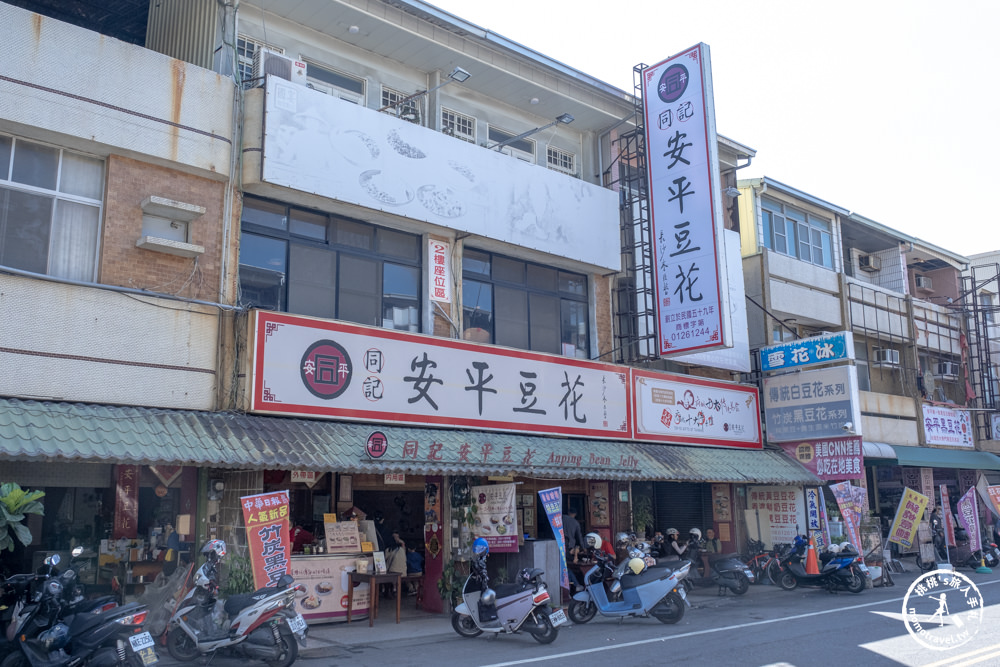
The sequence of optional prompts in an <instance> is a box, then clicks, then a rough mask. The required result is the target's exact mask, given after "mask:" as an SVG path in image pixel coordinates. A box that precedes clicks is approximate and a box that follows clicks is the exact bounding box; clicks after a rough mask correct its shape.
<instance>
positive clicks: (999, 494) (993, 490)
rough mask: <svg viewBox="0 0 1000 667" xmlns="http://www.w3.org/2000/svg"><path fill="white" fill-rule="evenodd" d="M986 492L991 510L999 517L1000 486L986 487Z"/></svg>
mask: <svg viewBox="0 0 1000 667" xmlns="http://www.w3.org/2000/svg"><path fill="white" fill-rule="evenodd" d="M986 492H987V493H988V494H989V496H988V497H989V499H990V504H991V505H992V506H993V507H992V508H991V509H992V510H993V513H994V514H996V515H997V516H1000V486H988V487H986Z"/></svg>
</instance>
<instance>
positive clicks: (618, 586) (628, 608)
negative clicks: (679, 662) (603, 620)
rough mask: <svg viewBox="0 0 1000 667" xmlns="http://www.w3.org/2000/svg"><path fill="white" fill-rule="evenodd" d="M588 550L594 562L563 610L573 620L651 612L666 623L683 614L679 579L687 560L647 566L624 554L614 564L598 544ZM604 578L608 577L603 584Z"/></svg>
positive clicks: (684, 573) (686, 604)
mask: <svg viewBox="0 0 1000 667" xmlns="http://www.w3.org/2000/svg"><path fill="white" fill-rule="evenodd" d="M592 552H593V553H592V556H593V558H594V559H595V560H596V563H595V565H594V566H593V567H591V568H590V570H588V571H587V573H586V575H585V576H584V582H585V584H584V589H583V590H582V591H580V592H578V593H576V594H574V595H573V600H572V601H571V602H570V604H569V609H568V610H567V611H568V613H569V617H570V620H572V621H573V622H574V623H586V622H588V621H590V620H592V619H593V618H594V617H595V616H596V615H597V614H600V615H601V616H611V617H618V618H620V619H621V618H626V617H642V618H646V617H649V616H652V617H653V618H655V619H656V620H658V621H660V622H661V623H667V624H673V623H677V622H678V621H680V620H681V619H682V618H684V611H685V607H689V606H691V603H690V602H688V601H687V591H685V590H684V586H683V585H682V584H681V581H682V580H683V579H684V577H686V576H687V573H688V570H689V569H690V567H691V564H690V563H688V562H687V561H678V562H677V567H676V568H674V567H672V566H662V565H658V566H656V567H649V566H648V564H647V563H646V561H645V560H644V559H642V558H626V559H625V560H624V561H622V563H621V564H620V565H619V566H618V567H615V565H614V561H613V560H612V558H611V556H608V555H605V554H604V553H603V552H601V550H600V548H599V547H598V548H596V549H594V548H592ZM606 578H609V584H608V585H607V586H606V585H605V579H606ZM609 592H610V594H611V595H610V596H609ZM612 597H613V599H612Z"/></svg>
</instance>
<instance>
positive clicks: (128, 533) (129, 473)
mask: <svg viewBox="0 0 1000 667" xmlns="http://www.w3.org/2000/svg"><path fill="white" fill-rule="evenodd" d="M138 523H139V466H118V471H117V480H116V483H115V529H114V531H113V532H112V534H111V537H112V538H114V539H116V540H117V539H118V538H121V537H125V538H128V539H135V537H136V535H137V533H136V530H137V528H138Z"/></svg>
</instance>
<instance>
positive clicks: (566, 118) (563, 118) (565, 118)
mask: <svg viewBox="0 0 1000 667" xmlns="http://www.w3.org/2000/svg"><path fill="white" fill-rule="evenodd" d="M574 120H576V119H575V118H573V116H571V115H570V114H568V113H561V114H559V115H558V116H556V119H555V120H554V121H552V122H551V123H547V124H545V125H542V126H541V127H536V128H535V129H533V130H528V131H527V132H522V133H521V134H519V135H517V136H516V137H511V138H510V139H504V140H503V141H501V142H500V143H497V144H493V145H492V146H489V147H488V148H489V149H490V150H492V149H494V148H495V149H497V150H500V149H501V148H503V147H504V146H507V145H509V144H512V143H514V142H515V141H520V140H521V139H524V138H525V137H530V136H531V135H533V134H534V133H535V132H541V131H542V130H547V129H549V128H550V127H552V126H553V125H558V124H559V123H562V124H563V125H569V124H570V123H572V122H573V121H574Z"/></svg>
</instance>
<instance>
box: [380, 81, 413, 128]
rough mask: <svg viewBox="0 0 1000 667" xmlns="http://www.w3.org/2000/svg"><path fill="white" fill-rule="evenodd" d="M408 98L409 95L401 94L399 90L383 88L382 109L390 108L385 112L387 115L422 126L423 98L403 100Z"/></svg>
mask: <svg viewBox="0 0 1000 667" xmlns="http://www.w3.org/2000/svg"><path fill="white" fill-rule="evenodd" d="M407 97H409V95H407V94H406V93H401V92H399V91H398V90H393V89H392V88H386V87H385V86H382V107H380V108H384V107H388V108H387V109H386V110H385V111H386V113H391V114H393V115H395V116H397V117H398V118H402V119H403V120H405V121H408V122H410V123H416V124H417V125H420V123H421V114H420V103H421V102H422V101H423V100H422V97H421V99H414V100H408V101H406V102H404V101H403V100H405V99H406V98H407Z"/></svg>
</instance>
